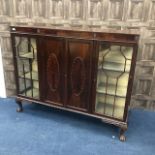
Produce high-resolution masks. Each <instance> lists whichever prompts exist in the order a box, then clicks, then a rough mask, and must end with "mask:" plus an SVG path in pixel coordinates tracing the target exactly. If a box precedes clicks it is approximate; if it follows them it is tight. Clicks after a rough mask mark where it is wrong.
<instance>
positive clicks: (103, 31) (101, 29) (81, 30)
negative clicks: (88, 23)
mask: <svg viewBox="0 0 155 155" xmlns="http://www.w3.org/2000/svg"><path fill="white" fill-rule="evenodd" d="M10 27H11V31H16V29H17V30H18V28H23V29H24V28H25V30H26V29H27V28H31V29H44V30H45V29H46V30H60V31H61V30H63V31H78V32H90V33H92V32H100V33H116V34H129V35H140V32H139V30H133V29H132V30H130V29H123V30H114V29H103V28H78V27H58V26H50V27H48V26H19V25H13V26H10Z"/></svg>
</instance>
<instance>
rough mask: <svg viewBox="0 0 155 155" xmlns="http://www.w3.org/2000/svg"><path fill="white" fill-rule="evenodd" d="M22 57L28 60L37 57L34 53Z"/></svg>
mask: <svg viewBox="0 0 155 155" xmlns="http://www.w3.org/2000/svg"><path fill="white" fill-rule="evenodd" d="M20 57H22V58H28V59H34V57H35V55H34V53H33V52H27V53H25V54H21V55H20Z"/></svg>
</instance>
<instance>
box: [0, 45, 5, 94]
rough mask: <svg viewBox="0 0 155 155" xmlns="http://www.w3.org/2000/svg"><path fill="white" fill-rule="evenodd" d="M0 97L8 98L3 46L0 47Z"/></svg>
mask: <svg viewBox="0 0 155 155" xmlns="http://www.w3.org/2000/svg"><path fill="white" fill-rule="evenodd" d="M0 97H6V90H5V82H4V74H3V64H2V53H1V46H0Z"/></svg>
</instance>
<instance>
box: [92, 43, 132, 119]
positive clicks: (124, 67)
mask: <svg viewBox="0 0 155 155" xmlns="http://www.w3.org/2000/svg"><path fill="white" fill-rule="evenodd" d="M132 54H133V48H132V47H125V46H119V45H109V46H107V45H106V44H101V45H100V47H99V58H98V73H97V85H96V106H95V112H96V113H99V114H102V115H107V116H110V117H114V118H119V119H123V115H124V108H125V102H126V94H127V87H128V80H129V72H130V68H131V59H132Z"/></svg>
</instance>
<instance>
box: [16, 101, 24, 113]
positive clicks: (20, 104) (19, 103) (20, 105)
mask: <svg viewBox="0 0 155 155" xmlns="http://www.w3.org/2000/svg"><path fill="white" fill-rule="evenodd" d="M16 103H17V104H18V108H17V110H16V111H17V112H22V111H23V106H22V101H21V100H19V99H16Z"/></svg>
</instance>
